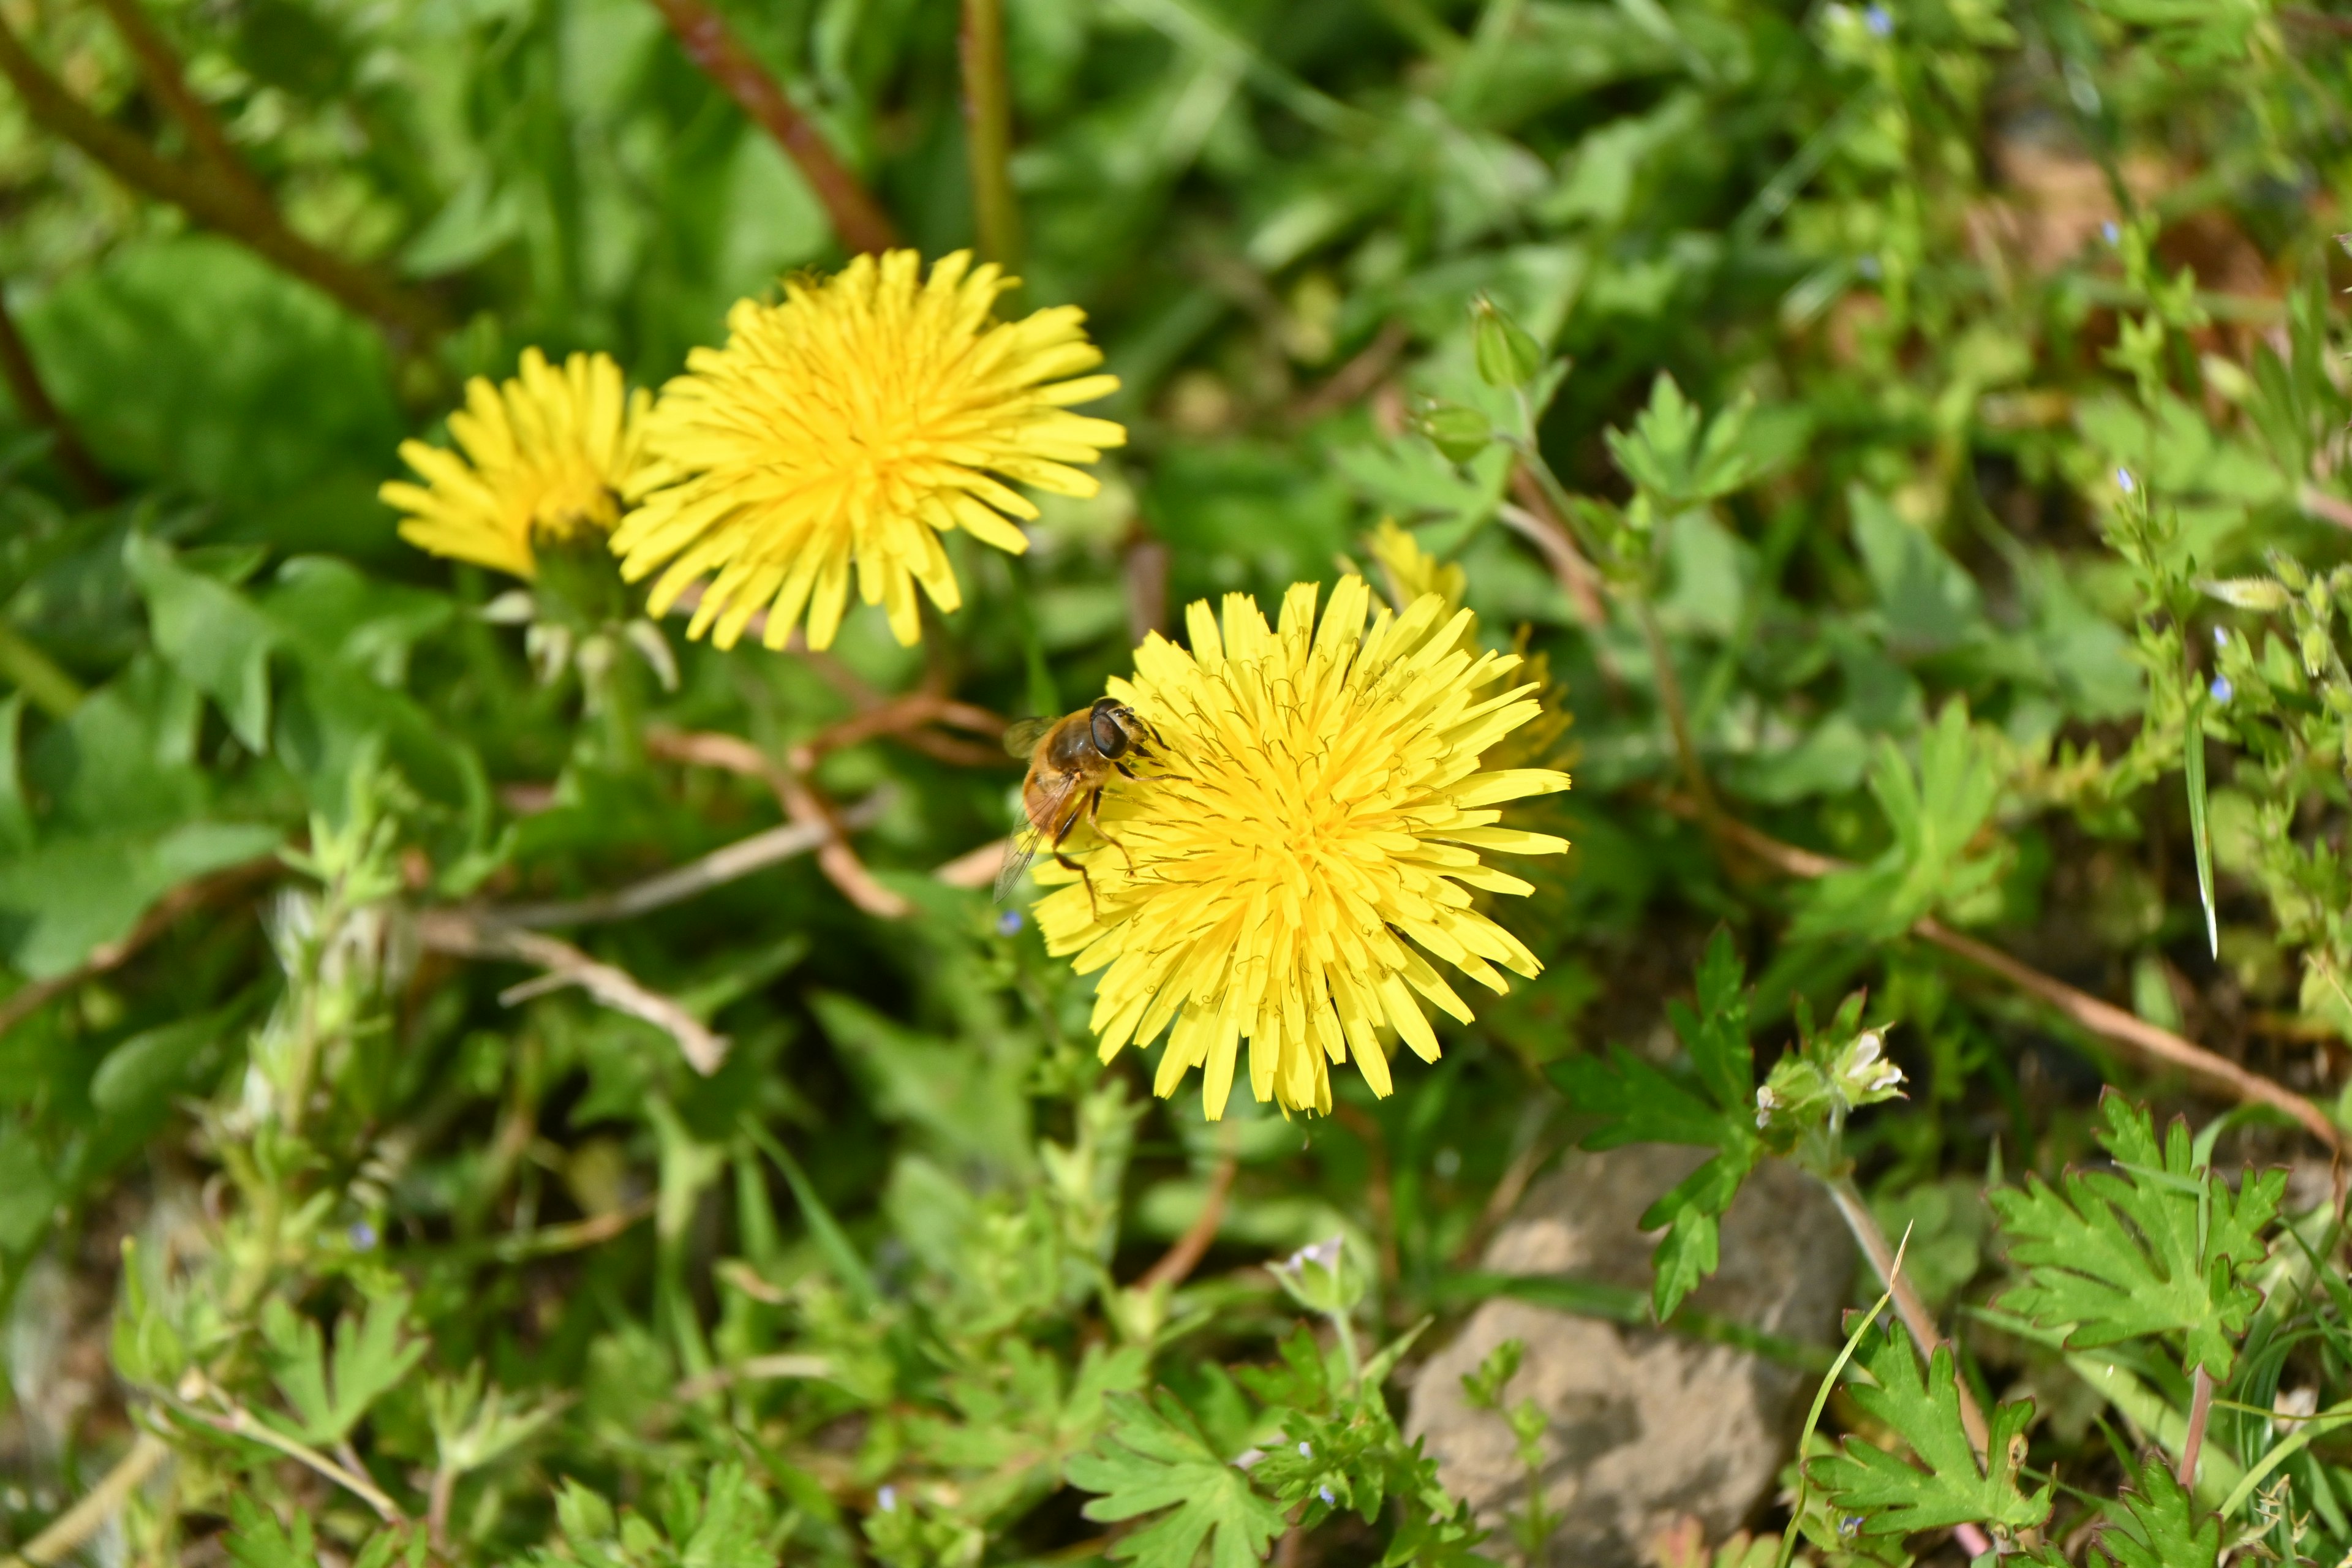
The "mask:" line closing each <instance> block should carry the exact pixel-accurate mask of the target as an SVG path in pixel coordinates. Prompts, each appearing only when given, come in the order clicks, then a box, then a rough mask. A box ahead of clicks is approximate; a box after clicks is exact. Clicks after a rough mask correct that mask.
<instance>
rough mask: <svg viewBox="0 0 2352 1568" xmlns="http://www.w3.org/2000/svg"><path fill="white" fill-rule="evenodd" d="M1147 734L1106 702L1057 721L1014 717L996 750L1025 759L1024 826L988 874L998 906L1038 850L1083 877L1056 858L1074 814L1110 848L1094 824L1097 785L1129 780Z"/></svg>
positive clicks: (1121, 708) (1125, 710) (1072, 864)
mask: <svg viewBox="0 0 2352 1568" xmlns="http://www.w3.org/2000/svg"><path fill="white" fill-rule="evenodd" d="M1147 737H1149V738H1150V739H1151V740H1157V739H1158V737H1157V736H1156V735H1153V734H1152V731H1151V726H1150V725H1149V724H1147V723H1145V722H1144V721H1142V720H1140V719H1139V718H1137V717H1136V715H1135V710H1134V709H1132V708H1129V706H1128V705H1127V704H1126V703H1124V702H1120V701H1117V700H1114V699H1112V698H1108V697H1105V698H1101V699H1098V700H1097V701H1096V702H1095V704H1094V705H1093V706H1092V707H1090V708H1081V709H1079V710H1077V711H1076V712H1075V713H1068V714H1065V715H1064V716H1062V717H1061V718H1059V719H1021V720H1016V721H1014V722H1013V724H1012V725H1010V726H1008V727H1007V728H1006V730H1005V731H1004V749H1005V750H1006V751H1007V752H1010V753H1012V754H1013V756H1016V757H1023V756H1025V757H1027V758H1028V759H1029V776H1028V777H1027V778H1025V779H1024V780H1022V782H1021V810H1022V812H1023V814H1024V816H1027V817H1028V819H1029V826H1028V827H1027V828H1026V829H1025V830H1024V831H1023V833H1022V835H1021V837H1020V838H1019V840H1018V841H1017V842H1015V843H1014V845H1013V850H1012V853H1010V854H1009V855H1007V856H1006V857H1005V858H1004V864H1003V867H1002V868H1000V869H999V870H998V871H997V873H996V901H997V902H998V903H1000V904H1001V903H1003V902H1004V901H1005V900H1007V899H1008V898H1010V897H1012V895H1013V889H1014V888H1015V887H1017V886H1018V885H1019V884H1020V881H1021V874H1022V873H1023V872H1024V871H1026V870H1027V869H1028V868H1029V862H1030V861H1032V860H1034V859H1035V858H1037V851H1038V850H1040V849H1043V848H1050V849H1051V850H1052V851H1053V855H1054V858H1055V861H1056V862H1058V863H1059V864H1061V865H1062V866H1064V867H1066V868H1069V869H1070V870H1073V871H1076V872H1077V873H1078V875H1079V876H1080V877H1081V878H1086V877H1087V872H1086V868H1085V867H1083V866H1080V865H1079V864H1078V863H1077V862H1076V861H1074V860H1072V859H1070V858H1068V857H1067V856H1066V855H1064V854H1063V853H1062V841H1063V840H1064V839H1066V838H1067V837H1069V836H1070V832H1071V830H1072V829H1073V828H1075V827H1076V826H1077V825H1078V819H1079V818H1080V817H1081V816H1083V817H1085V818H1086V820H1087V826H1090V827H1092V828H1093V829H1094V830H1095V833H1096V835H1097V837H1100V838H1101V839H1102V840H1103V842H1105V843H1106V844H1111V845H1117V844H1118V840H1117V839H1115V838H1113V837H1111V836H1110V835H1109V834H1108V833H1105V832H1103V830H1102V824H1101V822H1100V821H1099V820H1097V813H1098V812H1099V811H1100V810H1101V807H1102V792H1103V785H1104V784H1108V783H1109V782H1110V778H1111V775H1112V774H1114V773H1116V774H1118V776H1119V777H1121V778H1128V779H1132V778H1135V777H1136V776H1137V775H1136V772H1135V770H1134V768H1133V767H1132V766H1130V765H1129V759H1130V758H1133V759H1141V758H1144V757H1147V756H1149V755H1150V750H1149V748H1148V746H1147V745H1146V738H1147ZM1093 891H1094V882H1093V880H1092V879H1087V893H1088V894H1089V896H1091V895H1092V893H1093Z"/></svg>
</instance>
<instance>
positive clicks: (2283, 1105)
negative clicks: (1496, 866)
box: [1664, 796, 2344, 1150]
mask: <svg viewBox="0 0 2352 1568" xmlns="http://www.w3.org/2000/svg"><path fill="white" fill-rule="evenodd" d="M1664 805H1665V806H1666V808H1667V809H1668V810H1669V811H1672V812H1674V813H1675V814H1676V815H1677V816H1696V815H1697V813H1696V810H1695V809H1694V808H1693V807H1692V805H1691V804H1690V802H1688V801H1687V800H1684V799H1682V798H1680V797H1676V796H1669V797H1667V798H1666V799H1665V800H1664ZM1718 830H1719V832H1720V834H1721V836H1722V837H1723V838H1724V839H1725V841H1727V842H1728V843H1730V844H1732V845H1734V846H1736V847H1738V848H1739V849H1742V850H1744V851H1746V852H1747V853H1748V855H1750V856H1752V857H1754V858H1756V859H1758V860H1760V861H1762V862H1763V863H1764V864H1765V865H1767V866H1769V867H1771V868H1773V869H1774V870H1777V871H1780V872H1783V873H1785V874H1787V875H1789V876H1791V877H1806V878H1817V877H1826V876H1828V875H1829V874H1830V873H1831V872H1832V871H1839V870H1843V869H1846V864H1845V862H1844V861H1843V860H1836V859H1832V858H1830V857H1829V856H1827V855H1818V854H1815V853H1814V852H1813V851H1811V850H1810V849H1801V848H1799V847H1797V846H1796V845H1793V844H1784V843H1782V842H1781V841H1780V839H1777V838H1774V837H1771V836H1770V835H1769V834H1767V833H1762V832H1759V830H1757V829H1756V828H1754V827H1751V826H1748V824H1746V823H1744V822H1740V821H1738V819H1737V818H1733V817H1728V816H1726V817H1721V818H1719V819H1718ZM1911 934H1912V935H1914V936H1916V937H1918V938H1920V939H1921V940H1922V941H1925V942H1933V943H1935V944H1936V945H1937V947H1940V948H1942V949H1944V951H1946V952H1950V953H1952V954H1955V955H1956V956H1958V957H1960V958H1964V959H1966V960H1968V961H1969V963H1973V964H1975V965H1976V966H1977V967H1978V968H1979V969H1983V970H1988V971H1990V973H1994V974H1997V975H1999V976H2000V977H2001V978H2002V979H2003V980H2006V981H2008V982H2009V983H2010V984H2012V985H2014V986H2016V987H2017V988H2018V989H2019V990H2021V991H2023V992H2025V993H2026V994H2028V995H2031V996H2033V997H2035V998H2037V999H2039V1000H2041V1001H2042V1002H2045V1003H2047V1004H2049V1005H2051V1006H2053V1007H2054V1008H2056V1009H2057V1010H2058V1011H2059V1012H2061V1013H2063V1014H2064V1015H2065V1016H2067V1017H2068V1018H2070V1019H2072V1020H2074V1023H2076V1024H2077V1025H2079V1026H2082V1027H2083V1028H2084V1029H2085V1030H2087V1031H2089V1032H2090V1033H2091V1034H2094V1035H2096V1036H2097V1037H2100V1038H2101V1039H2104V1040H2106V1041H2108V1042H2110V1043H2111V1044H2114V1045H2117V1046H2121V1047H2124V1048H2125V1049H2126V1051H2128V1052H2130V1053H2131V1054H2132V1055H2133V1056H2135V1057H2137V1058H2139V1059H2140V1060H2141V1061H2142V1062H2143V1063H2152V1064H2156V1065H2159V1066H2162V1067H2169V1068H2179V1069H2180V1070H2181V1071H2182V1072H2185V1073H2187V1074H2188V1075H2189V1077H2191V1078H2193V1079H2197V1080H2199V1081H2200V1082H2201V1083H2203V1084H2204V1085H2206V1086H2207V1087H2208V1088H2210V1089H2215V1090H2217V1091H2219V1092H2220V1093H2221V1094H2222V1095H2224V1096H2226V1097H2227V1098H2229V1099H2231V1100H2244V1101H2247V1102H2249V1103H2252V1104H2257V1105H2267V1106H2271V1107H2273V1109H2275V1110H2282V1111H2284V1112H2285V1113H2286V1114H2287V1115H2288V1116H2290V1117H2293V1118H2294V1120H2295V1121H2297V1122H2299V1123H2301V1124H2302V1125H2303V1127H2304V1128H2305V1131H2309V1132H2310V1133H2311V1135H2312V1136H2313V1137H2315V1138H2316V1139H2318V1140H2319V1141H2320V1142H2322V1143H2324V1144H2326V1146H2327V1147H2328V1148H2329V1149H2331V1150H2341V1149H2342V1148H2343V1147H2344V1134H2343V1133H2342V1131H2340V1130H2338V1129H2337V1127H2336V1124H2335V1122H2333V1121H2330V1120H2328V1117H2327V1113H2326V1111H2324V1110H2321V1109H2320V1108H2319V1107H2318V1106H2316V1105H2314V1104H2313V1103H2312V1102H2311V1101H2310V1100H2305V1098H2304V1097H2303V1096H2301V1095H2299V1094H2297V1093H2295V1092H2294V1090H2293V1089H2288V1088H2287V1087H2286V1086H2285V1085H2284V1084H2281V1083H2276V1082H2273V1080H2272V1079H2267V1078H2264V1077H2263V1075H2262V1074H2260V1073H2258V1072H2253V1071H2251V1070H2249V1069H2248V1068H2243V1067H2241V1066H2239V1065H2238V1064H2237V1063H2236V1062H2233V1061H2231V1060H2230V1058H2227V1057H2224V1056H2221V1055H2220V1054H2219V1053H2217V1052H2214V1051H2210V1050H2207V1049H2206V1048H2205V1047H2202V1046H2200V1045H2198V1044H2196V1043H2194V1042H2193V1041H2190V1040H2189V1039H2186V1038H2184V1037H2181V1036H2179V1035H2177V1034H2175V1033H2173V1032H2172V1031H2171V1030H2170V1029H2165V1028H2159V1027H2158V1026H2156V1025H2154V1024H2151V1023H2149V1022H2148V1021H2147V1019H2145V1018H2142V1017H2140V1016H2138V1015H2137V1014H2133V1013H2126V1012H2125V1011H2124V1010H2123V1009H2122V1008H2120V1007H2117V1006H2116V1005H2113V1004H2111V1003H2106V1002H2102V1001H2100V1000H2099V999H2098V998H2097V997H2095V996H2094V995H2092V994H2090V993H2088V992H2086V991H2079V990H2076V989H2075V988H2074V986H2072V985H2069V984H2066V983H2065V982H2064V981H2063V980H2059V979H2056V978H2054V977H2053V976H2051V975H2048V974H2044V973H2042V971H2040V970H2038V969H2036V968H2034V967H2033V966H2032V964H2030V963H2024V962H2023V961H2022V960H2020V959H2016V958H2012V957H2011V956H2010V955H2009V954H2008V953H2005V952H2001V951H2000V949H1999V948H1997V947H1993V946H1991V945H1990V944H1989V943H1986V942H1979V941H1978V940H1977V939H1976V938H1974V937H1972V936H1965V935H1963V934H1961V933H1960V932H1958V931H1954V930H1952V929H1951V928H1950V927H1949V926H1948V925H1946V924H1944V922H1943V921H1939V920H1937V919H1936V918H1935V917H1934V916H1933V915H1926V916H1922V917H1921V918H1920V919H1919V920H1918V921H1916V922H1914V923H1913V925H1912V927H1911Z"/></svg>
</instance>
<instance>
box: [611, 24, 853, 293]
mask: <svg viewBox="0 0 2352 1568" xmlns="http://www.w3.org/2000/svg"><path fill="white" fill-rule="evenodd" d="M654 8H655V9H656V10H658V11H659V12H660V13H661V14H662V20H663V21H665V22H667V23H668V24H669V30H670V32H671V33H672V34H674V35H676V37H677V41H678V44H679V47H682V48H684V49H685V50H686V58H688V59H690V60H692V61H693V62H694V64H695V67H696V68H697V69H698V70H700V71H701V72H702V74H703V75H705V76H707V77H709V79H711V80H712V81H714V82H717V83H718V84H719V89H720V90H722V91H724V92H725V93H726V94H727V96H728V97H730V98H731V99H733V100H735V101H736V103H737V104H738V105H739V106H740V108H741V109H742V110H743V112H744V113H746V114H748V115H750V116H751V118H752V120H753V121H756V122H757V123H758V124H759V126H760V127H761V129H762V130H764V131H766V132H767V133H768V134H769V135H771V136H772V137H774V138H775V139H776V144H777V145H778V146H780V147H782V149H783V150H784V155H785V156H786V157H788V158H790V159H792V161H793V166H794V167H796V168H797V169H799V170H800V172H801V177H802V178H803V179H804V180H806V181H807V182H808V183H809V188H810V189H811V190H812V191H814V192H815V193H816V199H817V200H818V201H819V202H821V203H823V204H824V211H825V216H827V217H829V218H830V219H832V221H833V232H834V234H835V237H838V238H839V239H840V241H841V243H842V244H843V245H844V246H845V247H848V248H849V249H851V250H855V251H866V252H879V251H884V250H887V249H889V248H890V247H892V246H894V245H896V244H898V231H897V230H896V229H895V228H893V227H892V226H891V224H890V219H889V218H888V217H887V216H886V215H885V214H884V213H883V211H882V208H881V206H880V205H879V204H877V202H876V201H875V200H874V197H873V195H872V193H870V192H868V191H867V190H866V186H865V184H863V183H862V182H860V181H859V179H858V178H857V176H856V174H852V173H851V172H850V169H849V165H848V164H846V163H843V162H842V161H841V158H840V155H839V154H838V153H835V152H834V150H833V143H831V142H827V141H826V140H825V139H824V132H821V131H819V130H818V129H817V128H816V127H815V126H814V125H813V124H811V123H810V122H809V121H808V119H807V117H806V116H804V115H803V114H802V113H801V111H800V109H799V107H798V106H797V105H795V104H794V103H793V100H792V99H791V98H790V97H789V96H788V95H787V94H786V93H785V91H784V89H783V88H782V85H781V84H779V83H778V82H777V80H776V79H775V78H774V77H772V76H770V75H769V74H768V69H767V68H766V67H765V66H762V65H761V63H760V62H759V60H758V59H757V58H754V57H753V56H752V54H751V50H750V49H748V48H746V47H744V46H743V41H742V40H741V39H740V38H738V37H736V36H735V31H734V29H733V28H731V27H730V26H728V25H727V21H726V18H724V17H722V16H719V13H718V12H716V11H714V10H712V9H711V8H710V7H709V5H706V4H704V0H654Z"/></svg>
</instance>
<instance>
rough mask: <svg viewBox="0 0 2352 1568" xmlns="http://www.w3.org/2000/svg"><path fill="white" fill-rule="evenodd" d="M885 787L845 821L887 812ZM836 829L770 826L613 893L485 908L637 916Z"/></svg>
mask: <svg viewBox="0 0 2352 1568" xmlns="http://www.w3.org/2000/svg"><path fill="white" fill-rule="evenodd" d="M885 804H886V803H885V800H884V797H883V795H882V794H881V792H879V791H877V792H876V793H875V794H873V795H868V796H867V797H866V799H864V800H862V801H859V802H858V803H857V804H856V805H853V806H851V807H849V808H848V809H847V810H846V811H844V812H843V813H842V814H841V825H842V826H844V827H865V826H869V825H870V824H872V823H873V822H874V820H875V819H876V818H877V817H878V816H881V815H882V808H883V805H885ZM830 837H832V829H831V828H830V827H828V826H824V825H823V824H809V823H802V822H790V823H786V824H784V825H783V826H779V827H771V828H769V829H767V830H766V831H765V832H761V833H754V834H752V835H751V837H748V838H739V839H737V840H736V841H735V842H734V843H732V844H729V845H724V846H722V847H719V848H717V849H714V850H712V851H711V852H710V853H709V854H708V855H705V856H703V857H702V858H700V859H698V860H689V861H688V862H687V863H686V864H685V865H683V866H679V867H676V868H672V869H670V870H667V871H664V872H662V873H661V874H660V875H659V876H656V877H648V878H646V879H645V880H644V881H642V882H634V883H632V884H630V885H629V886H628V887H625V888H621V889H615V890H614V891H612V892H609V893H593V894H591V895H589V896H588V897H587V898H584V899H566V900H558V901H550V902H547V903H538V904H500V905H495V906H493V907H491V908H489V909H487V910H482V911H481V917H482V918H483V919H485V920H488V921H496V922H497V923H498V924H500V925H509V926H529V927H534V928H536V927H541V926H569V925H593V924H597V923H600V922H603V921H625V920H633V919H635V917H637V916H638V915H642V914H648V913H650V912H652V911H653V910H658V909H666V908H667V907H668V906H669V905H671V904H677V903H683V902H684V901H686V900H688V899H691V898H696V897H698V896H699V895H701V894H703V893H707V892H709V890H710V889H713V888H719V887H724V886H725V885H726V884H728V883H729V882H733V881H737V880H740V879H742V878H745V877H748V876H750V875H751V873H752V872H754V871H763V870H765V869H767V868H769V867H771V866H774V865H778V864H781V863H782V862H783V861H786V860H789V859H792V858H793V857H794V856H796V855H805V854H807V853H808V852H809V851H810V850H812V849H814V848H817V847H820V846H822V845H823V844H824V843H825V842H826V841H827V840H828V839H829V838H830Z"/></svg>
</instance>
